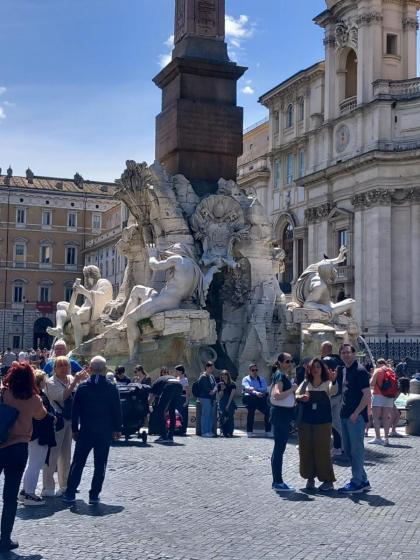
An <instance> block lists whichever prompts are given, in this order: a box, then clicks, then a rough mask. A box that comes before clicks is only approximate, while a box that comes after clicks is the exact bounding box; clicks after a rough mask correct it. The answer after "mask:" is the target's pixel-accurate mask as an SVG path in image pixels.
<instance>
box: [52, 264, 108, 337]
mask: <svg viewBox="0 0 420 560" xmlns="http://www.w3.org/2000/svg"><path fill="white" fill-rule="evenodd" d="M83 277H84V286H83V285H82V284H81V282H80V280H79V279H77V280H76V282H75V283H74V285H73V294H72V297H71V299H70V302H68V301H60V302H58V303H57V312H56V326H55V327H48V328H47V332H48V334H50V335H51V336H55V337H58V338H63V336H64V327H65V325H66V323H68V322H70V323H71V325H72V327H73V336H74V343H75V347H76V348H77V347H78V346H80V344H82V342H83V340H84V338H85V337H86V336H88V334H89V331H90V328H91V326H92V325H93V324H94V323H95V322H96V321H97V320H98V319H99V317H100V315H101V313H102V311H103V310H104V307H105V305H106V304H107V303H108V302H109V301H111V300H112V284H111V282H110V281H109V280H107V279H106V278H101V271H100V270H99V268H98V267H97V266H94V265H89V266H85V267H84V269H83ZM79 294H82V295H83V296H84V297H85V301H84V302H83V304H82V305H81V306H80V307H79V306H77V305H76V300H77V296H78V295H79Z"/></svg>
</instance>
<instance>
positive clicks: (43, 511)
mask: <svg viewBox="0 0 420 560" xmlns="http://www.w3.org/2000/svg"><path fill="white" fill-rule="evenodd" d="M67 508H68V506H67V505H66V504H64V503H63V502H62V501H61V500H60V499H59V498H58V499H56V498H55V499H54V498H53V499H48V501H47V502H46V503H45V505H43V506H37V507H19V508H18V510H17V513H16V517H18V518H19V519H23V520H25V519H43V518H44V517H51V516H52V515H54V514H56V513H58V512H60V511H63V510H64V509H67Z"/></svg>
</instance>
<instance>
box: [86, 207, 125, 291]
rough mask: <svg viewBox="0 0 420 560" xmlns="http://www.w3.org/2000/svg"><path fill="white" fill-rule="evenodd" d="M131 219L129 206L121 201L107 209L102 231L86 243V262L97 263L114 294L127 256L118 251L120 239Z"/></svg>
mask: <svg viewBox="0 0 420 560" xmlns="http://www.w3.org/2000/svg"><path fill="white" fill-rule="evenodd" d="M128 219H129V212H128V208H127V206H126V205H125V204H123V203H121V202H119V203H117V204H116V205H115V206H113V207H112V208H110V209H109V210H107V211H105V212H104V214H103V220H102V226H103V228H102V232H101V233H100V234H99V235H97V236H95V237H93V238H92V239H90V240H89V241H88V242H87V243H86V249H85V251H84V253H85V264H87V265H89V264H94V265H96V266H97V267H98V268H99V269H100V271H101V274H102V277H103V278H106V279H107V280H109V281H110V282H111V284H112V288H113V292H114V296H116V295H117V294H118V291H119V289H120V286H121V284H122V281H123V278H124V272H125V267H126V265H127V258H126V257H125V256H123V255H121V254H120V252H119V251H118V247H117V244H118V241H120V239H121V235H122V230H123V229H124V227H126V225H127V223H128Z"/></svg>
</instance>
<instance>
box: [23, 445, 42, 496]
mask: <svg viewBox="0 0 420 560" xmlns="http://www.w3.org/2000/svg"><path fill="white" fill-rule="evenodd" d="M28 452H29V455H28V465H27V467H26V471H25V475H24V477H23V490H24V491H25V493H26V494H35V490H36V486H37V484H38V478H39V473H40V472H41V469H42V467H43V466H44V464H45V459H46V458H47V454H48V445H39V443H38V439H35V440H34V441H30V442H29V447H28Z"/></svg>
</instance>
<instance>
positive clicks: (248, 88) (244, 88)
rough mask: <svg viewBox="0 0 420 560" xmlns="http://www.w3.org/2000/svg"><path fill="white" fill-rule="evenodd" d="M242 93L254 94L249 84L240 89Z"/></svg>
mask: <svg viewBox="0 0 420 560" xmlns="http://www.w3.org/2000/svg"><path fill="white" fill-rule="evenodd" d="M241 91H242V93H244V94H245V95H254V93H255V90H254V89H253V88H252V87H251V86H245V87H243V88H242V89H241Z"/></svg>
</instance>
